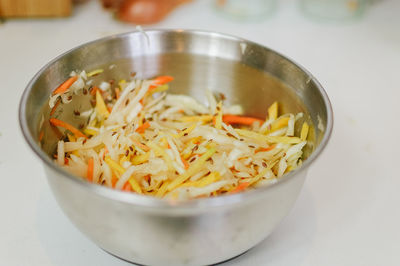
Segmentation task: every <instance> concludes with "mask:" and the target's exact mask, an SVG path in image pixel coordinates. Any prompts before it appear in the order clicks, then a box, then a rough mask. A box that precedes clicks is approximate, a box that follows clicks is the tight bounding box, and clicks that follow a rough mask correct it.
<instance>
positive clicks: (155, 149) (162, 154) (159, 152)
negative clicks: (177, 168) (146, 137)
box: [147, 141, 174, 170]
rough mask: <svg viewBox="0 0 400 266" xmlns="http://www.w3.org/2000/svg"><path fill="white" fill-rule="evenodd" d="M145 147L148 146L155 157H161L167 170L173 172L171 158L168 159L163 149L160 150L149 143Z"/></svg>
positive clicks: (155, 145)
mask: <svg viewBox="0 0 400 266" xmlns="http://www.w3.org/2000/svg"><path fill="white" fill-rule="evenodd" d="M147 146H149V147H150V148H151V149H152V150H153V151H154V153H155V154H156V156H161V157H163V158H164V160H165V162H166V164H167V166H168V169H169V170H174V166H173V164H172V159H171V157H169V155H168V153H166V152H165V150H164V149H163V148H161V147H160V146H158V145H157V144H155V143H153V142H151V141H149V142H147Z"/></svg>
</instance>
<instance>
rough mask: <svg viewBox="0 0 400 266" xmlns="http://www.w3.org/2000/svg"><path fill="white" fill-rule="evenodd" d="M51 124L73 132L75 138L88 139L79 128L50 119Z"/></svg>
mask: <svg viewBox="0 0 400 266" xmlns="http://www.w3.org/2000/svg"><path fill="white" fill-rule="evenodd" d="M49 121H50V124H52V125H53V126H59V127H63V128H65V129H68V130H69V131H71V132H72V133H73V134H74V135H75V137H77V138H79V137H83V138H86V139H87V137H86V135H84V134H83V133H82V132H80V131H79V130H78V129H77V128H75V127H74V126H72V125H70V124H68V123H67V122H64V121H61V120H59V119H57V118H50V120H49Z"/></svg>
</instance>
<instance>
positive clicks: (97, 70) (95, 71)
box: [86, 69, 104, 78]
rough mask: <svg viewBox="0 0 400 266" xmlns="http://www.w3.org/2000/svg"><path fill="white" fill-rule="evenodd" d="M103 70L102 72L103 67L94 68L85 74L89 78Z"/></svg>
mask: <svg viewBox="0 0 400 266" xmlns="http://www.w3.org/2000/svg"><path fill="white" fill-rule="evenodd" d="M103 72H104V70H103V69H96V70H93V71H90V72H89V73H87V74H86V75H87V76H88V77H89V78H90V77H93V76H96V75H98V74H101V73H103Z"/></svg>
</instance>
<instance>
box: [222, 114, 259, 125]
mask: <svg viewBox="0 0 400 266" xmlns="http://www.w3.org/2000/svg"><path fill="white" fill-rule="evenodd" d="M222 121H224V123H226V124H242V125H248V126H251V125H252V124H253V123H254V122H257V121H259V122H260V124H262V123H263V122H264V121H263V120H261V119H258V118H254V117H248V116H238V115H223V116H222Z"/></svg>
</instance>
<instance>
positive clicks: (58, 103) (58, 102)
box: [50, 99, 61, 116]
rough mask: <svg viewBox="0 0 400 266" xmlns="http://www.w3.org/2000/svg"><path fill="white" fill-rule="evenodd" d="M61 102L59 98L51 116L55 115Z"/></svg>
mask: <svg viewBox="0 0 400 266" xmlns="http://www.w3.org/2000/svg"><path fill="white" fill-rule="evenodd" d="M60 103H61V99H58V100H57V102H56V104H55V105H54V106H53V108H51V111H50V116H53V115H54V113H55V112H56V109H57V107H58V106H59V105H60Z"/></svg>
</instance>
